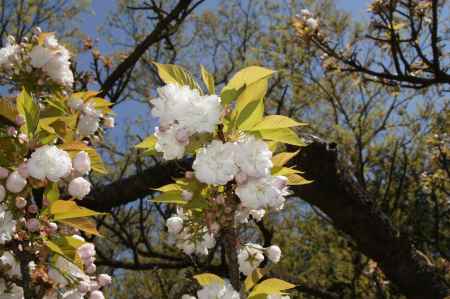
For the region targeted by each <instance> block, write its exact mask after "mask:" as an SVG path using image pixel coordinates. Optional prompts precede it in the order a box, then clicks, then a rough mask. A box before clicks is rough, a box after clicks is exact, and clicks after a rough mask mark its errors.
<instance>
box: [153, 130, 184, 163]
mask: <svg viewBox="0 0 450 299" xmlns="http://www.w3.org/2000/svg"><path fill="white" fill-rule="evenodd" d="M180 132H182V131H181V130H180V131H179V129H178V125H173V126H170V127H169V128H168V129H163V130H162V129H160V128H158V127H156V128H155V136H156V138H157V139H158V141H157V143H156V145H155V149H156V150H157V151H158V152H161V153H163V159H165V160H173V159H181V158H183V155H184V151H185V148H186V145H187V143H189V136H188V137H187V139H186V141H187V142H186V141H182V142H180V141H179V140H182V139H180V137H179V135H180ZM177 136H178V138H177Z"/></svg>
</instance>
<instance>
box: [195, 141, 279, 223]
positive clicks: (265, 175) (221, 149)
mask: <svg viewBox="0 0 450 299" xmlns="http://www.w3.org/2000/svg"><path fill="white" fill-rule="evenodd" d="M271 158H272V152H271V151H270V150H269V149H268V147H267V145H266V143H265V142H264V141H262V140H259V139H257V138H255V137H253V136H251V135H249V136H245V137H243V138H242V139H241V140H239V141H238V142H226V143H222V142H221V141H218V140H213V141H212V142H211V143H210V144H209V145H207V146H206V147H204V148H202V149H200V150H199V151H198V153H197V155H196V157H195V160H194V163H193V165H192V168H193V169H194V171H195V176H196V178H197V179H198V180H199V181H201V182H203V183H207V184H214V185H224V184H226V183H227V182H229V181H231V180H232V179H235V180H236V183H237V184H238V186H237V188H236V194H237V195H238V196H239V198H240V199H241V202H242V205H241V206H242V208H243V209H248V211H245V210H244V211H243V213H250V210H256V211H257V210H260V209H264V208H273V209H277V210H278V209H281V208H283V205H284V202H285V198H284V196H286V195H287V194H288V192H287V191H288V189H287V187H286V183H287V179H286V178H285V177H283V176H275V177H274V176H272V175H271V169H272V166H273V165H272V161H271ZM252 213H254V214H255V215H258V214H261V212H260V211H259V212H255V211H254V212H252Z"/></svg>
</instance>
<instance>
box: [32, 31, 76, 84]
mask: <svg viewBox="0 0 450 299" xmlns="http://www.w3.org/2000/svg"><path fill="white" fill-rule="evenodd" d="M30 58H31V65H32V66H33V67H35V68H38V69H42V70H43V71H44V72H45V73H46V74H47V75H48V76H49V77H50V78H51V79H52V80H53V81H55V82H57V83H59V84H62V85H64V86H71V85H72V84H73V73H72V70H71V69H70V53H69V51H68V50H67V49H66V48H65V47H64V46H62V45H60V44H59V43H58V41H57V40H56V38H55V36H53V35H49V36H47V37H46V39H45V41H44V43H43V44H42V45H37V46H34V47H33V49H32V50H31V52H30Z"/></svg>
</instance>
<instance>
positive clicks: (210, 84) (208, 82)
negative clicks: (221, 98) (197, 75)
mask: <svg viewBox="0 0 450 299" xmlns="http://www.w3.org/2000/svg"><path fill="white" fill-rule="evenodd" d="M200 72H201V74H202V79H203V82H204V83H205V86H206V88H208V92H209V93H210V94H216V87H215V85H214V77H213V76H212V75H211V74H210V73H209V72H208V70H207V69H206V68H205V67H204V66H203V65H200Z"/></svg>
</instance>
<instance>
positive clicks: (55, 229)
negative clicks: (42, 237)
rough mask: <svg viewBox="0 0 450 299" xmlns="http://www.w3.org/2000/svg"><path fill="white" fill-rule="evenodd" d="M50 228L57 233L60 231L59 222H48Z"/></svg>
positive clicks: (51, 231)
mask: <svg viewBox="0 0 450 299" xmlns="http://www.w3.org/2000/svg"><path fill="white" fill-rule="evenodd" d="M48 230H49V232H50V233H52V234H54V233H56V232H57V231H58V224H56V223H55V222H50V223H49V224H48Z"/></svg>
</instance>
